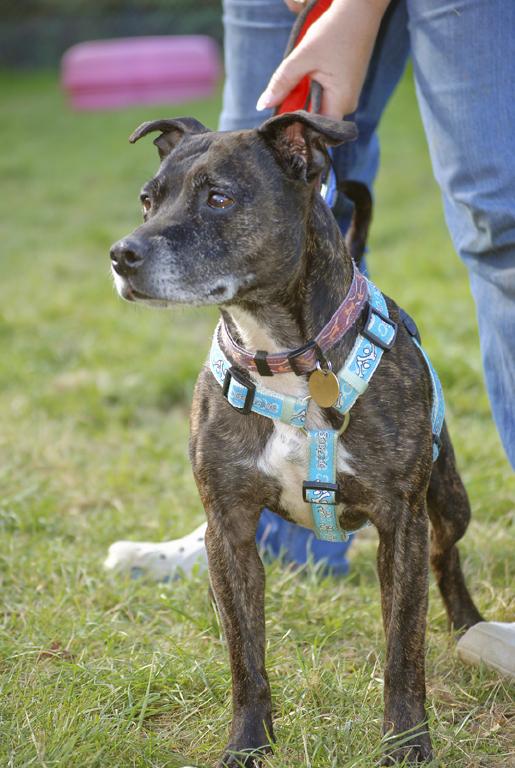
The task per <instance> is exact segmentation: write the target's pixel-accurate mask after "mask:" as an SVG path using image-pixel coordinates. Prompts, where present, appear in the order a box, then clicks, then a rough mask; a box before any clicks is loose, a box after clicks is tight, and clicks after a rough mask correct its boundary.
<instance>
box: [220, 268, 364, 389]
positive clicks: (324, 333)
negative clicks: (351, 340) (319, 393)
mask: <svg viewBox="0 0 515 768" xmlns="http://www.w3.org/2000/svg"><path fill="white" fill-rule="evenodd" d="M367 297H368V290H367V281H366V279H365V278H364V277H363V275H362V274H361V272H360V271H359V270H358V269H357V267H356V266H355V265H354V274H353V278H352V283H351V286H350V288H349V291H348V293H347V295H346V297H345V298H344V300H343V302H342V303H341V304H340V306H339V307H338V309H337V310H336V312H335V313H334V315H333V316H332V317H331V319H330V320H329V322H328V323H327V324H326V325H325V326H324V327H323V328H322V330H321V331H320V333H318V335H317V336H316V337H315V339H312V340H311V341H308V343H307V344H304V346H302V347H299V348H298V349H294V350H288V351H286V352H274V353H272V354H269V353H268V352H266V351H265V350H260V349H258V350H256V351H255V352H249V351H248V350H246V349H244V348H243V347H242V346H240V345H239V344H237V343H236V342H235V341H234V339H233V337H232V336H231V334H230V331H229V329H228V328H227V326H226V324H225V321H224V320H222V321H221V323H220V330H221V341H222V344H223V346H224V348H225V349H226V351H227V353H228V355H229V357H230V358H231V359H232V361H233V364H235V365H238V366H241V367H242V368H246V369H247V370H248V371H257V373H259V374H260V375H261V376H275V375H276V374H278V373H292V372H293V373H295V374H297V376H302V375H304V374H307V373H310V372H311V371H313V370H315V368H316V367H317V362H318V363H319V364H320V365H322V366H323V367H325V364H326V361H325V353H326V352H328V351H329V350H330V349H331V348H332V347H334V345H335V344H336V342H338V341H339V340H340V339H341V338H342V337H343V336H344V335H345V334H346V333H347V331H348V330H349V329H350V328H351V327H352V326H353V324H354V323H355V322H356V320H357V319H358V317H359V315H360V313H361V310H362V309H363V307H364V305H365V303H366V301H367Z"/></svg>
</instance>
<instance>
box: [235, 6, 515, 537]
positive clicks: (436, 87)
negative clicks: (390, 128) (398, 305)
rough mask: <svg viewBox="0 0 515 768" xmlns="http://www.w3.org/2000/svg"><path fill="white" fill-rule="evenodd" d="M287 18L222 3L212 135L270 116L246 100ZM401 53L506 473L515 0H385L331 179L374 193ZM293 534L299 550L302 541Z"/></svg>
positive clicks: (280, 44) (513, 427) (267, 71)
mask: <svg viewBox="0 0 515 768" xmlns="http://www.w3.org/2000/svg"><path fill="white" fill-rule="evenodd" d="M293 18H294V17H293V15H292V14H291V13H290V12H289V11H288V9H287V7H286V6H285V5H284V3H283V2H282V0H224V25H225V65H226V83H225V89H224V105H223V111H222V115H221V119H220V127H221V129H223V130H235V129H238V128H250V127H253V126H255V125H258V124H259V123H260V122H261V121H263V120H264V119H266V117H268V114H267V113H258V112H256V110H255V104H256V101H257V98H258V96H259V94H260V93H261V91H262V90H263V89H264V87H265V85H266V83H267V82H268V80H269V78H270V76H271V75H272V73H273V72H274V70H275V69H276V67H277V65H278V64H279V62H280V60H281V58H282V55H283V51H284V49H285V47H286V43H287V40H288V36H289V34H290V29H291V26H292V21H293ZM410 54H411V56H412V59H413V66H414V74H415V83H416V90H417V97H418V102H419V107H420V112H421V116H422V120H423V123H424V128H425V132H426V137H427V141H428V144H429V150H430V154H431V159H432V164H433V170H434V174H435V177H436V180H437V182H438V184H439V185H440V189H441V192H442V196H443V201H444V209H445V216H446V221H447V225H448V228H449V231H450V234H451V237H452V240H453V243H454V246H455V248H456V250H457V252H458V254H459V255H460V257H461V258H462V259H463V261H464V263H465V265H466V266H467V268H468V271H469V276H470V285H471V289H472V294H473V296H474V300H475V303H476V309H477V316H478V324H479V337H480V343H481V352H482V357H483V365H484V372H485V379H486V386H487V390H488V394H489V397H490V403H491V406H492V411H493V415H494V419H495V422H496V424H497V428H498V430H499V434H500V436H501V440H502V442H503V445H504V448H505V451H506V453H507V455H508V458H509V460H510V462H511V464H512V466H513V467H514V468H515V99H514V98H513V82H514V76H515V3H514V2H508V0H452V2H451V0H393V2H392V3H391V5H390V7H389V9H388V11H387V13H386V15H385V17H384V19H383V23H382V25H381V29H380V33H379V36H378V39H377V43H376V47H375V50H374V54H373V57H372V60H371V63H370V66H369V71H368V74H367V78H366V81H365V84H364V87H363V91H362V94H361V98H360V101H359V106H358V110H357V112H356V115H355V116H354V119H355V120H356V122H357V124H358V128H359V133H360V135H359V139H358V141H356V142H354V143H352V144H348V145H344V146H343V147H338V148H336V150H335V155H334V164H335V168H336V172H337V175H338V176H339V177H340V178H342V179H343V178H353V179H358V180H361V181H363V182H365V183H367V184H368V185H369V186H370V187H372V185H373V182H374V179H375V176H376V173H377V169H378V165H379V143H378V138H377V133H376V129H377V125H378V123H379V120H380V118H381V115H382V113H383V110H384V108H385V106H386V104H387V102H388V99H389V98H390V96H391V94H392V92H393V91H394V89H395V87H396V85H397V83H398V82H399V80H400V78H401V75H402V73H403V71H404V67H405V64H406V61H407V58H408V56H409V55H410ZM266 514H271V513H266ZM274 517H275V516H274ZM270 519H272V518H270ZM275 519H276V520H277V518H275ZM284 525H288V524H287V523H284ZM296 530H298V531H299V535H304V536H306V537H307V538H306V542H307V544H308V543H309V537H310V536H311V535H312V534H310V533H308V532H307V531H305V529H300V528H297V529H296ZM339 546H341V545H337V544H327V543H326V544H325V547H329V550H328V551H331V550H330V548H331V547H339ZM344 546H345V545H344Z"/></svg>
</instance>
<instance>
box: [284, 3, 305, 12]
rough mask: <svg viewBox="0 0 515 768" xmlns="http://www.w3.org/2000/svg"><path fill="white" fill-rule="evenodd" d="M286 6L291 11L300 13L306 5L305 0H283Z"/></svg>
mask: <svg viewBox="0 0 515 768" xmlns="http://www.w3.org/2000/svg"><path fill="white" fill-rule="evenodd" d="M284 2H285V4H286V6H287V7H288V9H289V10H290V11H291V12H292V13H300V12H301V11H302V9H303V8H304V6H305V5H306V2H305V0H300V2H299V0H284Z"/></svg>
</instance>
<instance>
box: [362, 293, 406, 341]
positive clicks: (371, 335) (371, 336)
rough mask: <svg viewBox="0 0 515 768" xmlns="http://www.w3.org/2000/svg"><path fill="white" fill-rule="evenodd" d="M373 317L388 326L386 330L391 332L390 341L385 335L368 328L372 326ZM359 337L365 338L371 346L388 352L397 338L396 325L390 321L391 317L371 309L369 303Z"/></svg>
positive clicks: (373, 308)
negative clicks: (373, 345)
mask: <svg viewBox="0 0 515 768" xmlns="http://www.w3.org/2000/svg"><path fill="white" fill-rule="evenodd" d="M374 315H376V317H378V318H379V320H380V321H381V322H382V323H385V324H386V325H387V326H388V329H389V330H391V331H392V332H393V333H392V335H391V338H390V339H388V336H387V333H386V334H385V335H384V336H381V335H379V334H378V333H376V332H375V331H373V330H372V329H371V328H369V325H372V324H373V320H374V317H373V316H374ZM361 335H362V336H365V337H366V338H367V339H368V340H369V341H371V342H372V344H375V345H376V346H378V347H381V349H383V350H384V351H385V352H388V350H390V349H391V348H392V347H393V345H394V343H395V339H396V338H397V323H396V322H395V321H394V320H392V319H391V317H387V316H386V315H383V313H382V312H380V311H379V310H378V309H376V308H375V307H373V306H372V304H370V302H369V304H368V313H367V319H366V320H365V326H364V328H363V330H362V331H361Z"/></svg>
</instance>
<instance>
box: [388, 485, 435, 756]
mask: <svg viewBox="0 0 515 768" xmlns="http://www.w3.org/2000/svg"><path fill="white" fill-rule="evenodd" d="M377 528H378V531H379V549H378V553H377V565H378V571H379V580H380V583H381V607H382V612H383V624H384V631H385V635H386V665H385V671H384V730H385V733H387V732H389V731H392V733H391V735H390V736H389V743H388V747H387V756H386V758H385V763H384V764H385V765H391V764H393V763H395V762H397V761H399V760H402V759H404V758H405V757H407V758H408V761H409V762H423V761H424V760H429V759H430V758H431V755H432V752H431V740H430V737H429V733H428V729H427V718H426V712H425V695H426V689H425V666H424V657H425V630H426V613H427V591H428V562H427V561H428V557H427V555H428V521H427V512H426V509H425V499H424V498H423V496H422V497H420V496H419V498H416V499H414V500H412V501H411V502H410V503H408V501H407V500H402V499H397V500H395V501H393V500H392V502H391V508H390V509H388V510H384V514H382V516H381V519H379V520H378V521H377Z"/></svg>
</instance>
